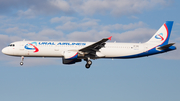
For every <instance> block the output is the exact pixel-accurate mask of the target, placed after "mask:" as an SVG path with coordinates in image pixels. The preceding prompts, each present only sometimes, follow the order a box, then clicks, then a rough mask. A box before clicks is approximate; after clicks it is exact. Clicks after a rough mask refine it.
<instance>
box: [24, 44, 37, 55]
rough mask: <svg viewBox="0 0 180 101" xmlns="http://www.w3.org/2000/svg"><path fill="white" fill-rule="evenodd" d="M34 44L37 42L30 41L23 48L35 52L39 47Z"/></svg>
mask: <svg viewBox="0 0 180 101" xmlns="http://www.w3.org/2000/svg"><path fill="white" fill-rule="evenodd" d="M36 46H37V42H32V43H28V44H26V45H25V46H24V48H25V49H27V50H34V53H36V52H38V51H39V49H38V48H37V47H36Z"/></svg>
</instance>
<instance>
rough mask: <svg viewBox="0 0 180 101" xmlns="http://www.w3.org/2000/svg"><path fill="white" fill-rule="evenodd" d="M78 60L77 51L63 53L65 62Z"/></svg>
mask: <svg viewBox="0 0 180 101" xmlns="http://www.w3.org/2000/svg"><path fill="white" fill-rule="evenodd" d="M77 58H78V52H77V51H64V59H66V60H74V59H77Z"/></svg>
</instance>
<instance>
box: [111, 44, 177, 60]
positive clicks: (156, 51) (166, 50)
mask: <svg viewBox="0 0 180 101" xmlns="http://www.w3.org/2000/svg"><path fill="white" fill-rule="evenodd" d="M175 49H176V47H175V46H171V47H169V48H167V49H165V50H157V49H156V47H155V48H153V49H151V50H149V51H147V52H143V53H139V54H135V55H129V56H122V57H113V58H122V59H128V58H139V57H144V56H150V55H154V54H159V53H164V52H168V51H172V50H175Z"/></svg>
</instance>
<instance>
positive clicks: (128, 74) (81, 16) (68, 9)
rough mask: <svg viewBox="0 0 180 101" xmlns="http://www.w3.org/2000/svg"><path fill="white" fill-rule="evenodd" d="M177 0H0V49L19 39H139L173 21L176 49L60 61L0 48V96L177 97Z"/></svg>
mask: <svg viewBox="0 0 180 101" xmlns="http://www.w3.org/2000/svg"><path fill="white" fill-rule="evenodd" d="M179 10H180V1H178V0H0V49H2V48H4V47H6V46H7V45H8V44H9V43H11V42H14V41H20V40H23V39H25V40H34V41H36V40H47V41H51V40H56V41H58V40H59V41H60V40H62V41H99V40H101V39H102V38H106V37H109V36H112V41H111V42H113V41H116V42H138V43H139V42H146V41H147V40H149V39H150V38H151V37H152V35H153V34H154V33H155V32H156V31H157V30H158V29H159V28H160V27H161V26H162V24H163V23H164V22H165V21H174V25H173V29H172V33H171V37H170V42H175V43H176V44H175V46H176V47H177V50H175V51H172V52H169V53H164V54H161V55H156V56H150V57H145V58H139V59H129V60H113V61H112V60H107V59H100V60H93V65H92V66H91V68H90V69H89V70H87V69H85V67H84V65H85V62H82V63H78V64H75V65H69V66H67V65H62V61H61V59H59V58H55V59H53V58H25V61H24V66H23V67H21V66H19V62H20V58H19V57H10V56H6V55H3V54H2V53H0V65H1V67H0V100H2V101H32V100H33V101H39V100H40V101H42V100H43V101H50V100H51V101H52V100H53V101H59V100H63V101H72V100H73V101H85V100H86V101H94V100H95V101H97V100H103V101H110V100H113V101H120V100H121V101H178V100H180V97H179V94H180V87H179V85H180V74H179V71H180V69H179V68H178V67H179V61H180V52H179V48H180V34H179V33H180V19H179V18H180V13H179Z"/></svg>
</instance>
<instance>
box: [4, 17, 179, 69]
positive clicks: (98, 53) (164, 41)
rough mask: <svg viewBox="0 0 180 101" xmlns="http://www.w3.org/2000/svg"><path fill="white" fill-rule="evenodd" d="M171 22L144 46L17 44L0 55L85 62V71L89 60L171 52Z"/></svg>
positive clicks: (137, 56) (103, 41)
mask: <svg viewBox="0 0 180 101" xmlns="http://www.w3.org/2000/svg"><path fill="white" fill-rule="evenodd" d="M172 26H173V21H166V22H165V23H164V24H163V25H162V26H161V27H160V29H159V30H158V31H157V32H156V33H155V34H154V35H153V36H152V38H151V39H150V40H148V41H147V42H145V43H117V42H107V41H108V40H111V38H112V36H111V37H108V38H104V39H102V40H100V41H97V42H71V41H25V40H23V41H17V42H13V43H11V44H10V45H9V46H7V47H5V48H3V49H2V53H4V54H6V55H10V56H18V57H21V62H20V65H21V66H22V65H23V64H24V63H23V60H24V57H59V58H62V63H63V64H75V63H77V62H81V61H82V60H85V61H86V65H85V67H86V68H87V69H88V68H90V66H91V65H92V61H91V59H99V58H109V59H129V58H139V57H145V56H150V55H155V54H160V53H164V52H168V51H172V50H175V49H176V47H175V46H173V45H174V44H175V43H168V42H169V38H170V34H171V29H172Z"/></svg>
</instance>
